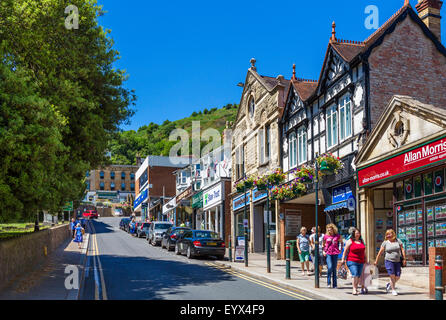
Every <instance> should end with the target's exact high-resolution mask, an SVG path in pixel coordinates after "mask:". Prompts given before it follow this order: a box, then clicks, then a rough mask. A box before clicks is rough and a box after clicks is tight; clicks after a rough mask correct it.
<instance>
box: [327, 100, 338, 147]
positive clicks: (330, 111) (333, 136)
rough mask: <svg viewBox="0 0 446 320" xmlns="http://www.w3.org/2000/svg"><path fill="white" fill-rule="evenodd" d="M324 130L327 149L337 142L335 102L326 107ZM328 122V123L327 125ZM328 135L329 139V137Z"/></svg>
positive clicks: (336, 110)
mask: <svg viewBox="0 0 446 320" xmlns="http://www.w3.org/2000/svg"><path fill="white" fill-rule="evenodd" d="M325 114H326V115H325V119H326V123H325V131H326V132H327V135H326V136H327V139H326V143H327V150H329V149H331V148H334V147H335V146H337V145H338V144H339V135H338V127H339V124H338V107H337V105H336V104H333V105H331V106H330V107H328V108H327V111H326V113H325ZM329 123H330V125H329ZM329 136H330V139H329Z"/></svg>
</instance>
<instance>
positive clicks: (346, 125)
mask: <svg viewBox="0 0 446 320" xmlns="http://www.w3.org/2000/svg"><path fill="white" fill-rule="evenodd" d="M339 122H340V124H339V125H340V128H339V135H340V138H341V141H343V140H345V139H346V138H348V137H350V136H351V135H352V110H351V101H350V95H346V96H345V97H343V98H342V99H341V102H340V105H339Z"/></svg>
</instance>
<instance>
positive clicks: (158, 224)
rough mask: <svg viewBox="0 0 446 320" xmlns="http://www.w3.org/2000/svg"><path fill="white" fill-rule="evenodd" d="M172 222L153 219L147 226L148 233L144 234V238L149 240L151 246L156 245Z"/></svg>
mask: <svg viewBox="0 0 446 320" xmlns="http://www.w3.org/2000/svg"><path fill="white" fill-rule="evenodd" d="M170 227H172V223H170V222H166V221H153V222H152V224H151V225H150V228H149V234H148V235H147V236H146V240H147V241H149V242H150V243H151V244H152V246H156V245H158V244H160V243H161V239H162V237H163V233H164V232H166V231H167V230H168V229H169V228H170Z"/></svg>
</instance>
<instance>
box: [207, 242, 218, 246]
mask: <svg viewBox="0 0 446 320" xmlns="http://www.w3.org/2000/svg"><path fill="white" fill-rule="evenodd" d="M216 245H217V242H208V246H216Z"/></svg>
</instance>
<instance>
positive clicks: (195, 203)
mask: <svg viewBox="0 0 446 320" xmlns="http://www.w3.org/2000/svg"><path fill="white" fill-rule="evenodd" d="M192 208H194V209H199V208H203V192H199V193H197V194H194V195H193V196H192Z"/></svg>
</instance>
